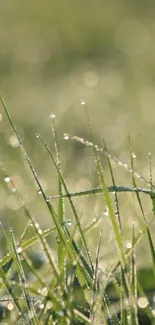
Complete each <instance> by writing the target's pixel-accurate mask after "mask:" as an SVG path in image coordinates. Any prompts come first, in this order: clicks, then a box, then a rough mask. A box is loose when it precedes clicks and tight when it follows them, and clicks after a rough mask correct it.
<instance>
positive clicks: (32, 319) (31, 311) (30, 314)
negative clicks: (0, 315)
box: [10, 229, 39, 325]
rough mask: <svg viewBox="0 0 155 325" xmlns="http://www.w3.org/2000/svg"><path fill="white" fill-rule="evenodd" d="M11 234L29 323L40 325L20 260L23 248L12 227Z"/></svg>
mask: <svg viewBox="0 0 155 325" xmlns="http://www.w3.org/2000/svg"><path fill="white" fill-rule="evenodd" d="M10 235H11V241H12V254H13V259H14V263H15V265H16V267H17V271H18V275H19V279H20V281H21V284H22V285H23V289H22V290H23V296H24V298H25V303H26V305H27V310H28V318H29V323H30V325H31V324H32V325H39V322H38V319H37V317H36V314H35V310H34V306H33V303H32V301H31V298H30V295H29V291H28V290H27V288H26V286H27V281H26V276H25V273H24V270H23V267H22V263H21V260H20V252H21V248H20V251H19V248H18V247H17V244H16V241H15V237H14V234H13V231H12V229H10Z"/></svg>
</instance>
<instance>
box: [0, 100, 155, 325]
mask: <svg viewBox="0 0 155 325" xmlns="http://www.w3.org/2000/svg"><path fill="white" fill-rule="evenodd" d="M1 104H2V106H3V111H4V113H5V114H6V117H7V119H8V122H9V124H10V128H11V129H12V131H13V133H14V137H15V138H16V140H17V142H18V145H19V149H20V151H21V154H22V156H23V163H24V164H27V167H28V169H29V171H30V173H31V177H32V179H33V183H34V184H33V186H34V188H35V191H36V192H38V194H37V195H38V201H39V200H40V199H41V200H42V206H40V205H39V207H40V210H38V213H35V214H34V213H33V211H32V210H33V209H32V207H31V205H30V204H29V203H28V202H27V199H25V197H24V196H23V195H22V191H20V188H18V186H16V179H15V180H14V179H13V178H12V177H11V176H10V174H9V172H8V171H6V169H5V166H4V164H2V163H1V174H2V175H3V179H4V187H5V184H6V187H8V193H11V192H12V194H11V196H12V197H13V198H14V201H12V202H13V203H12V204H14V205H15V202H16V204H19V205H20V208H19V209H18V210H17V211H16V218H18V219H19V220H20V222H19V225H20V227H19V228H20V229H18V231H17V229H16V228H17V224H18V223H17V221H16V223H15V227H14V226H11V222H10V224H9V227H8V226H6V223H5V221H4V222H3V220H2V223H1V243H2V246H1V247H2V249H1V250H2V252H3V254H5V255H3V256H2V258H1V261H0V278H1V281H0V286H1V305H0V306H1V309H0V317H1V322H2V323H4V324H13V323H14V324H72V325H73V324H95V325H96V324H99V325H101V324H122V325H124V324H131V325H133V324H135V325H138V324H154V323H155V312H154V288H155V278H154V276H155V251H154V245H153V240H152V230H153V229H154V217H155V214H154V213H155V191H154V183H153V179H152V159H151V154H149V162H148V175H149V177H148V179H145V178H143V177H142V176H141V175H140V174H139V173H138V172H137V171H136V170H135V165H134V161H135V159H136V155H135V153H133V152H132V144H131V139H130V137H129V155H130V163H129V164H128V165H127V164H124V163H123V162H122V161H120V160H118V159H117V158H116V157H114V156H113V155H111V154H110V153H109V152H108V150H107V148H106V145H105V143H104V142H103V144H102V147H100V146H99V145H97V144H96V142H95V141H96V137H95V134H94V133H93V129H92V126H91V122H90V120H89V116H88V111H87V107H86V105H85V103H84V102H82V107H83V110H84V112H85V116H86V121H87V126H88V132H89V133H90V137H91V138H92V141H88V140H87V139H83V138H81V137H78V136H71V135H69V134H64V141H66V140H67V141H68V142H69V141H70V140H71V141H73V142H78V143H79V144H80V145H82V146H85V147H87V148H89V150H90V151H91V152H92V157H93V161H94V166H95V168H96V177H97V178H98V184H99V187H97V188H92V189H85V191H78V192H71V191H69V189H68V186H67V183H66V181H65V178H64V176H63V170H62V166H61V159H60V156H61V155H60V151H59V144H58V141H57V131H56V127H55V116H54V115H53V116H52V117H51V126H52V133H53V141H54V151H53V150H51V149H50V147H49V146H48V144H46V141H45V139H43V138H42V136H41V135H40V134H36V138H37V141H39V142H40V146H42V147H44V149H45V151H46V153H47V155H48V156H49V157H50V160H51V165H53V166H54V168H55V174H56V175H57V176H56V177H57V190H56V191H55V194H56V195H55V196H52V197H49V196H48V195H47V193H46V190H45V189H44V186H43V185H42V184H43V182H41V181H40V179H39V176H38V173H37V171H36V168H35V167H34V166H33V162H32V161H31V159H30V157H29V155H28V153H27V151H26V148H25V146H24V145H23V142H22V140H21V138H20V135H19V133H18V131H17V130H16V126H15V124H14V122H13V120H12V117H11V115H10V113H9V110H8V108H7V106H6V104H5V101H4V99H3V97H1ZM103 157H104V159H105V160H103ZM114 166H115V168H114ZM116 166H117V167H119V173H121V172H123V170H125V171H126V173H127V174H128V175H129V179H131V180H130V185H128V186H124V185H120V184H119V185H118V184H117V182H116V176H115V175H116ZM105 167H106V169H105ZM108 170H109V172H108ZM108 173H109V174H108ZM109 181H110V186H109ZM139 183H140V184H141V185H140V186H139V185H137V184H139ZM17 184H18V183H17ZM122 196H123V201H124V202H126V204H125V209H126V208H127V206H128V204H129V202H128V200H129V196H130V204H129V206H130V210H129V211H128V212H127V211H126V210H123V204H122ZM84 198H89V203H90V205H91V204H92V205H91V216H93V218H92V217H91V218H89V215H90V212H89V211H90V209H88V210H87V209H86V208H85V209H84V210H83V211H82V213H81V212H80V205H81V202H82V200H83V199H84ZM143 198H145V199H147V200H149V202H150V204H151V207H152V208H151V213H146V211H145V200H144V201H143ZM38 201H37V200H36V205H38ZM55 201H56V204H55V205H54V202H55ZM99 204H102V208H101V209H100V212H99V213H98V211H99V208H98V209H97V206H98V205H99ZM87 206H88V203H87ZM43 211H45V213H44V212H43ZM101 211H102V213H101ZM46 214H47V216H48V217H47V220H46V217H45V215H46ZM5 218H6V217H5ZM48 220H50V222H48ZM129 221H130V222H129ZM13 224H14V223H12V225H13ZM47 225H48V226H47ZM49 225H50V227H49Z"/></svg>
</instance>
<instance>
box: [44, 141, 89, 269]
mask: <svg viewBox="0 0 155 325" xmlns="http://www.w3.org/2000/svg"><path fill="white" fill-rule="evenodd" d="M39 139H40V140H41V142H42V144H43V145H44V147H45V149H46V150H47V152H48V153H49V155H50V157H51V158H52V161H53V163H54V166H55V168H56V170H57V172H58V175H59V177H60V179H61V181H62V184H63V187H64V190H65V192H66V194H67V195H68V196H67V197H68V200H69V203H70V206H71V210H72V212H73V215H74V217H75V220H76V223H77V227H78V230H79V233H80V235H81V238H82V240H83V244H84V247H85V249H86V252H87V256H88V259H89V263H90V266H91V269H92V270H93V264H92V260H91V255H90V252H89V249H88V247H87V243H86V240H85V236H84V234H83V230H82V227H81V224H80V221H79V217H78V214H77V211H76V208H75V206H74V204H73V201H72V199H71V197H70V195H69V191H68V189H67V185H66V183H65V180H64V178H63V176H62V173H61V171H60V170H59V168H58V166H57V163H56V161H55V159H54V157H53V154H52V152H51V150H50V148H49V147H48V145H47V144H46V142H45V141H44V140H43V139H42V137H41V136H40V135H39Z"/></svg>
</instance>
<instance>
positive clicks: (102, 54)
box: [0, 0, 155, 233]
mask: <svg viewBox="0 0 155 325" xmlns="http://www.w3.org/2000/svg"><path fill="white" fill-rule="evenodd" d="M0 7H1V8H0V89H1V92H2V93H3V95H4V97H5V99H6V101H7V104H8V107H9V110H10V112H11V114H12V116H13V119H14V121H15V124H16V125H17V129H18V131H19V134H20V136H21V138H22V140H23V141H24V145H25V147H26V148H27V150H28V153H29V155H30V157H31V159H32V161H33V163H34V165H35V167H36V170H37V172H38V175H39V178H40V179H41V181H42V184H43V187H44V189H45V191H46V192H47V193H48V195H52V194H56V193H57V187H56V184H57V178H56V173H55V171H54V168H53V166H52V162H51V160H50V158H49V157H47V154H46V152H45V150H44V149H43V148H42V147H41V144H40V143H38V141H37V139H36V138H35V133H36V132H39V133H41V134H42V136H43V137H44V138H45V139H46V140H47V142H48V144H49V146H50V147H51V148H53V138H52V132H51V121H50V117H49V116H50V114H51V112H52V113H55V114H56V125H57V133H58V138H59V142H60V153H61V156H62V167H63V172H64V176H65V178H66V181H67V184H69V189H70V190H71V191H74V190H82V189H85V188H89V187H91V186H97V185H98V183H97V181H96V178H95V177H96V176H95V174H94V170H95V168H94V160H93V156H92V154H91V153H90V151H89V149H87V148H84V147H82V146H81V145H79V144H78V143H72V142H65V141H64V140H63V133H64V132H70V133H72V134H77V135H80V136H84V137H85V138H89V137H90V135H89V129H88V125H87V123H86V121H85V115H84V111H83V107H82V106H81V104H80V102H81V100H82V99H84V100H85V101H86V104H87V108H88V111H89V115H90V117H91V120H92V124H93V129H94V131H95V133H96V134H97V137H98V139H102V138H104V139H105V140H106V144H107V147H108V149H109V150H111V151H112V152H114V153H115V154H116V155H117V157H118V158H119V159H120V160H123V161H129V155H128V142H127V136H128V133H129V132H130V133H131V137H132V139H133V147H134V151H135V152H136V154H137V158H138V159H137V160H138V163H137V168H138V169H139V170H140V171H141V173H143V175H144V176H146V177H147V178H148V168H147V153H148V151H152V152H153V150H154V120H155V119H154V117H155V110H154V107H155V60H154V57H155V42H154V38H155V22H154V12H155V11H154V10H155V3H154V2H153V1H147V2H145V1H140V0H139V1H136V2H135V1H122V0H110V1H107V0H104V1H101V0H96V1H90V0H89V1H88V0H86V1H82V0H78V1H72V0H65V1H56V0H54V1H44V2H43V1H40V2H38V1H35V0H34V1H29V0H28V1H18V0H14V1H12V0H10V1H9V0H8V1H1V6H0ZM19 152H20V151H19V148H18V143H17V141H16V138H15V137H14V135H13V134H12V130H11V128H10V125H9V123H8V121H7V119H6V116H5V114H4V112H3V110H2V107H0V160H2V161H4V167H5V168H7V170H8V172H9V174H10V175H11V177H12V179H13V181H14V182H15V185H16V186H17V188H18V189H19V190H20V191H21V192H22V194H23V196H24V198H25V200H26V201H27V202H28V203H29V204H30V206H31V208H32V210H34V211H35V213H38V215H39V216H40V211H42V215H41V219H42V220H44V224H46V223H48V222H49V219H48V217H47V215H46V213H45V211H44V209H43V210H40V207H42V203H39V202H38V200H37V198H38V194H37V190H38V189H36V187H35V186H34V185H32V178H31V176H30V174H29V172H28V169H27V167H26V165H24V163H23V158H21V156H20V153H19ZM135 161H136V159H135ZM135 164H136V163H135ZM0 177H1V185H2V186H1V187H0V196H1V200H0V211H1V219H2V220H3V222H4V223H6V224H8V225H10V221H8V220H10V219H11V220H12V221H15V220H16V219H15V217H17V216H16V212H18V210H19V207H20V205H19V202H17V199H16V198H15V195H14V193H13V192H11V191H10V188H9V186H10V184H9V183H7V182H6V186H5V184H4V182H3V180H4V175H3V172H2V173H1V174H0ZM124 179H125V184H126V185H127V180H128V178H127V177H126V174H124V173H123V172H122V173H121V172H120V173H119V174H118V183H119V184H121V183H122V182H123V181H124ZM36 200H37V202H38V204H37V205H36V204H34V203H35V202H36ZM121 200H122V206H123V205H124V211H126V210H127V211H128V213H127V215H126V217H130V215H131V213H130V210H129V209H127V205H126V204H127V203H125V204H124V199H123V198H121ZM128 202H129V204H130V203H131V202H130V200H128ZM82 203H83V202H82V201H80V203H79V204H78V207H82V206H83V205H82ZM86 203H87V202H86ZM92 204H93V203H92ZM86 205H87V204H86ZM6 207H7V208H9V210H8V211H10V214H9V215H8V212H6ZM87 207H88V205H87ZM89 207H91V205H89ZM102 209H103V208H101V206H100V201H99V200H98V201H97V203H96V206H95V213H96V215H98V214H100V211H101V210H102ZM146 209H147V211H148V213H150V212H151V208H150V206H149V204H148V203H146ZM81 210H82V208H81ZM90 210H91V208H90ZM6 216H7V218H6ZM92 217H94V215H93V216H92ZM8 218H10V219H8ZM129 222H130V218H129ZM21 229H22V225H21V228H20V223H19V225H18V231H19V232H20V233H21Z"/></svg>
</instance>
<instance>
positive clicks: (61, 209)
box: [52, 115, 67, 285]
mask: <svg viewBox="0 0 155 325" xmlns="http://www.w3.org/2000/svg"><path fill="white" fill-rule="evenodd" d="M54 119H55V115H53V118H52V133H53V138H54V146H55V154H56V163H57V166H58V168H59V170H60V171H61V162H60V154H59V148H58V140H57V134H56V128H55V123H54ZM58 191H59V195H60V198H59V200H58V216H59V218H60V221H61V223H64V222H65V204H64V198H63V197H62V195H63V194H64V189H63V183H62V180H61V178H60V176H59V175H58ZM57 249H58V265H59V269H60V270H61V275H60V277H61V278H62V281H63V283H64V285H65V281H66V253H67V252H66V249H65V246H64V243H63V242H62V241H60V243H59V244H58V246H57Z"/></svg>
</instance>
